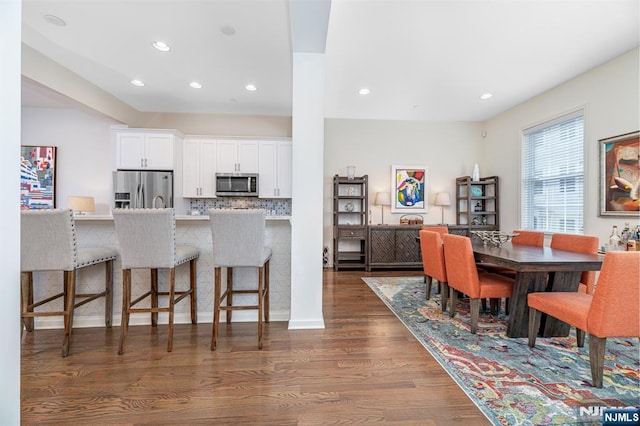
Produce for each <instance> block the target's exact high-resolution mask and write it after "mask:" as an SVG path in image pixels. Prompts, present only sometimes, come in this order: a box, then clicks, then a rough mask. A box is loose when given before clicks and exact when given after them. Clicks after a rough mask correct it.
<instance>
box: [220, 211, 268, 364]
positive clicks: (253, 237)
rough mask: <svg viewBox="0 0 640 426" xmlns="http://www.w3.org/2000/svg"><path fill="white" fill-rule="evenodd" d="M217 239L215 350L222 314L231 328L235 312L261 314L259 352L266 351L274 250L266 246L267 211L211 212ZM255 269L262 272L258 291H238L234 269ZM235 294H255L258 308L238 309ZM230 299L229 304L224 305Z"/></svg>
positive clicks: (259, 317) (255, 306) (259, 315)
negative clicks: (264, 332) (224, 276)
mask: <svg viewBox="0 0 640 426" xmlns="http://www.w3.org/2000/svg"><path fill="white" fill-rule="evenodd" d="M209 221H210V223H211V235H212V239H213V266H214V301H213V334H212V336H211V350H212V351H214V350H216V345H217V341H218V328H219V325H220V311H221V310H222V311H226V313H227V318H226V320H227V324H229V323H231V313H232V311H234V310H246V309H251V310H255V309H257V310H258V348H259V349H262V321H263V317H264V322H267V323H268V322H269V260H270V259H271V249H270V248H268V247H265V246H264V240H265V224H266V212H265V211H264V210H257V209H254V210H221V209H211V210H209ZM235 267H254V268H257V271H258V283H257V284H258V285H257V288H256V289H242V290H238V289H235V288H234V287H233V286H234V283H233V268H235ZM222 268H226V271H227V287H226V289H225V291H224V293H222V283H221V281H222ZM235 294H255V295H256V296H257V301H256V304H251V305H234V304H233V303H234V300H233V296H234V295H235ZM225 299H226V304H223V302H224V301H225Z"/></svg>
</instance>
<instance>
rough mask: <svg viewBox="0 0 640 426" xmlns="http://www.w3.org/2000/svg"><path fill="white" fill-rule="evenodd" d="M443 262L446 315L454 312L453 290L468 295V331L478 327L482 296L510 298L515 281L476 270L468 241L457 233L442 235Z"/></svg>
mask: <svg viewBox="0 0 640 426" xmlns="http://www.w3.org/2000/svg"><path fill="white" fill-rule="evenodd" d="M442 240H443V242H444V261H445V264H446V265H447V280H448V281H447V283H448V285H449V304H450V308H449V316H450V317H453V316H454V315H455V311H456V290H457V291H459V292H461V293H464V294H466V295H467V296H469V299H470V301H471V312H470V313H471V333H473V334H475V333H476V331H477V328H478V316H479V314H480V300H481V299H485V298H486V299H494V298H495V299H501V298H503V297H504V298H509V297H511V294H512V293H513V282H514V280H513V279H511V278H508V277H504V276H502V275H498V274H491V273H488V272H479V271H478V269H477V267H476V263H475V260H474V258H473V249H472V248H471V240H470V239H469V238H467V237H462V236H459V235H451V234H447V235H443V236H442Z"/></svg>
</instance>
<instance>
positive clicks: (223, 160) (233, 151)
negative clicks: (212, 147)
mask: <svg viewBox="0 0 640 426" xmlns="http://www.w3.org/2000/svg"><path fill="white" fill-rule="evenodd" d="M259 149H260V148H259V142H258V141H257V140H244V139H238V140H233V139H219V140H218V157H217V158H218V161H217V163H216V170H217V171H218V172H219V173H258V168H259V164H258V158H259Z"/></svg>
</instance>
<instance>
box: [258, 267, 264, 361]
mask: <svg viewBox="0 0 640 426" xmlns="http://www.w3.org/2000/svg"><path fill="white" fill-rule="evenodd" d="M263 309H264V268H263V267H262V266H261V267H259V268H258V349H262V319H263V317H264V311H263Z"/></svg>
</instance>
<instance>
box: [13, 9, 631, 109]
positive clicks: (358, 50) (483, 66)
mask: <svg viewBox="0 0 640 426" xmlns="http://www.w3.org/2000/svg"><path fill="white" fill-rule="evenodd" d="M296 1H301V2H302V1H309V0H296ZM321 1H327V0H321ZM22 6H23V42H24V43H25V44H26V45H28V46H30V47H32V48H33V49H35V50H37V51H39V52H41V53H42V54H44V55H46V56H48V57H50V58H51V59H53V60H54V61H56V62H58V63H60V64H61V65H63V66H65V67H67V68H69V69H70V70H72V71H73V72H75V73H76V74H78V75H80V76H82V77H83V78H85V79H87V80H89V81H90V82H92V83H94V84H95V85H96V86H99V87H101V88H102V89H104V90H106V91H107V92H109V93H111V94H113V95H114V96H115V97H117V98H119V99H120V100H122V101H123V102H125V103H127V104H129V105H130V106H132V107H134V108H136V109H138V110H140V111H149V112H185V113H223V114H261V115H283V116H289V115H291V77H292V70H291V66H292V60H291V57H292V53H291V51H292V44H293V45H295V44H296V43H295V42H294V43H292V40H291V35H290V32H291V31H290V18H289V16H290V12H289V1H287V0H198V1H196V0H173V1H166V0H165V1H154V0H128V1H123V0H106V1H105V0H67V1H60V0H46V1H44V0H23V1H22ZM47 14H50V15H55V16H58V17H60V18H62V19H63V20H64V21H65V22H66V24H67V25H66V26H64V27H60V26H55V25H52V24H50V23H48V22H47V21H46V20H45V19H44V18H43V16H44V15H47ZM639 16H640V11H639V2H638V0H583V1H577V0H565V1H560V0H554V1H552V0H547V1H544V0H493V1H486V0H467V1H461V0H449V1H435V0H333V1H332V2H331V12H330V19H329V28H328V35H327V45H326V54H325V61H326V82H325V84H326V98H325V102H326V108H325V109H326V112H325V115H326V117H338V118H362V119H390V120H456V121H483V120H486V119H488V118H491V117H493V116H495V115H496V114H499V113H500V112H502V111H504V110H506V109H509V108H511V107H513V106H515V105H517V104H519V103H521V102H523V101H525V100H527V99H530V98H531V97H533V96H535V95H537V94H539V93H542V92H544V91H546V90H548V89H551V88H553V87H555V86H557V85H558V84H561V83H562V82H564V81H567V80H569V79H571V78H573V77H575V76H577V75H579V74H581V73H583V72H585V71H587V70H589V69H591V68H593V67H595V66H597V65H600V64H602V63H604V62H607V61H609V60H610V59H612V58H614V57H616V56H618V55H620V54H622V53H624V52H627V51H629V50H631V49H633V48H634V47H636V46H638V44H639V34H640V27H639ZM225 26H230V27H233V28H234V29H235V34H234V35H232V36H228V35H225V34H223V33H222V32H221V29H222V28H223V27H225ZM314 30H315V29H314ZM296 31H299V28H296ZM296 34H297V33H296ZM296 37H298V35H296ZM154 40H163V41H165V42H167V43H168V44H169V45H171V47H172V50H171V51H170V52H168V53H162V52H159V51H157V50H155V49H153V48H152V46H151V43H152V42H153V41H154ZM134 78H137V79H140V80H143V81H145V83H146V86H145V87H142V88H140V87H134V86H133V85H131V84H130V83H129V81H130V80H132V79H134ZM193 80H197V81H199V82H200V83H202V85H203V88H202V89H199V90H196V89H192V88H190V87H189V86H188V83H189V82H190V81H193ZM247 83H253V84H255V85H256V86H257V87H258V90H257V91H255V92H248V91H246V90H245V89H244V86H245V85H246V84H247ZM27 86H28V85H27ZM361 87H368V88H369V89H370V90H371V94H369V95H367V96H361V95H358V93H357V91H358V89H360V88H361ZM485 92H491V93H493V97H492V98H491V99H489V100H485V101H481V100H480V98H479V97H480V95H481V94H483V93H485ZM42 96H44V98H45V99H46V100H48V101H49V102H53V104H54V105H55V104H56V103H59V102H61V99H59V98H55V97H53V99H52V98H51V96H50V95H47V94H46V93H45V92H43V91H42V90H41V89H40V88H38V87H25V85H24V84H23V98H24V101H23V104H24V105H29V104H31V105H33V104H38V103H39V102H41V101H42V99H39V98H42ZM46 106H53V105H46Z"/></svg>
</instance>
